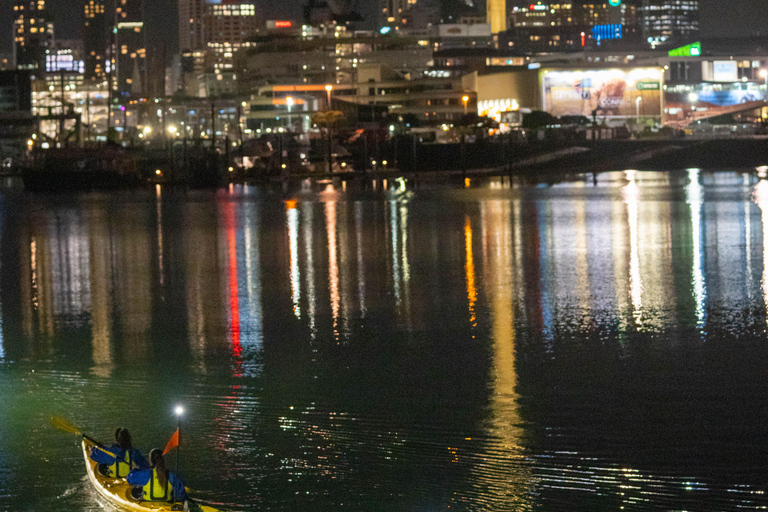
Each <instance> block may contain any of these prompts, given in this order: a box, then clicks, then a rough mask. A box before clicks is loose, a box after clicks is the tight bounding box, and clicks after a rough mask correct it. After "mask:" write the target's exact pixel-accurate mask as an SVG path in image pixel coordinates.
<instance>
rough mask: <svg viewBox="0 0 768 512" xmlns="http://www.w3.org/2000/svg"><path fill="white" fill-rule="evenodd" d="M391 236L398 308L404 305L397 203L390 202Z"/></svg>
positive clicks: (393, 282)
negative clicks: (398, 253)
mask: <svg viewBox="0 0 768 512" xmlns="http://www.w3.org/2000/svg"><path fill="white" fill-rule="evenodd" d="M389 234H390V237H391V239H392V240H391V241H392V286H393V291H394V292H395V303H396V304H397V307H401V306H402V305H403V297H402V292H401V290H400V259H399V258H398V256H397V247H398V242H397V239H398V234H399V230H398V229H397V202H395V201H390V202H389Z"/></svg>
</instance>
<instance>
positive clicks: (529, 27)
mask: <svg viewBox="0 0 768 512" xmlns="http://www.w3.org/2000/svg"><path fill="white" fill-rule="evenodd" d="M515 3H516V5H514V6H513V7H512V11H511V13H510V21H511V27H510V29H509V31H508V32H507V33H506V34H504V37H503V38H502V40H503V44H502V46H507V47H514V49H516V50H520V51H523V52H528V51H533V52H552V51H566V50H574V49H579V48H583V47H596V46H602V45H608V46H612V45H616V44H639V43H640V40H641V33H642V30H641V22H640V5H639V1H638V0H624V1H622V2H608V1H606V2H605V3H594V2H590V3H586V2H583V1H582V2H572V3H556V4H554V3H553V4H547V3H544V2H543V1H538V2H537V3H529V2H528V1H521V0H518V1H517V2H515Z"/></svg>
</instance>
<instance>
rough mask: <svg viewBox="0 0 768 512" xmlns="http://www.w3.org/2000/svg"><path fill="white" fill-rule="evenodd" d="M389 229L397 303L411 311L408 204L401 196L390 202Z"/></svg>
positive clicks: (404, 310)
mask: <svg viewBox="0 0 768 512" xmlns="http://www.w3.org/2000/svg"><path fill="white" fill-rule="evenodd" d="M389 229H390V236H391V243H392V280H393V289H394V293H395V303H396V304H397V307H398V308H402V311H403V312H405V313H406V316H408V313H410V309H411V305H410V293H409V287H408V285H409V282H410V279H411V270H410V264H409V262H408V206H407V200H406V199H405V198H401V199H400V201H398V200H394V199H393V200H390V202H389Z"/></svg>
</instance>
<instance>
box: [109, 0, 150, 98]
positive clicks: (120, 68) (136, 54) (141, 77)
mask: <svg viewBox="0 0 768 512" xmlns="http://www.w3.org/2000/svg"><path fill="white" fill-rule="evenodd" d="M115 18H116V23H115V26H116V29H117V30H116V32H115V71H116V75H117V76H116V78H117V80H116V83H115V85H114V87H115V89H116V91H115V92H116V93H117V95H118V97H119V98H120V101H126V100H130V99H136V98H140V97H142V95H143V94H144V93H145V89H146V73H147V71H146V70H147V53H146V33H145V30H144V21H143V6H142V0H116V6H115Z"/></svg>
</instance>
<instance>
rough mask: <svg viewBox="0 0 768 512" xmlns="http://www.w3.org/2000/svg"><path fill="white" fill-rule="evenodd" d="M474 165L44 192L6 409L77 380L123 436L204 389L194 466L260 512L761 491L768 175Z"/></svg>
mask: <svg viewBox="0 0 768 512" xmlns="http://www.w3.org/2000/svg"><path fill="white" fill-rule="evenodd" d="M462 182H463V179H461V180H458V179H457V182H456V184H455V187H454V188H450V187H448V186H446V185H444V184H439V185H433V186H429V185H428V184H427V185H422V186H418V187H417V186H414V185H413V184H409V183H407V182H405V181H402V180H401V181H397V182H395V183H394V186H393V187H392V188H387V186H386V184H385V185H384V187H383V188H382V187H379V189H377V190H371V187H368V188H366V189H363V190H356V189H355V185H353V184H349V185H348V186H341V187H339V186H336V185H334V184H333V183H322V184H312V183H310V184H309V185H306V186H305V187H303V188H302V189H301V190H299V191H295V193H293V192H294V191H292V190H290V191H289V192H288V193H285V192H284V191H282V190H271V189H269V188H263V189H262V188H260V187H256V188H246V187H238V186H232V187H230V188H229V189H228V190H224V191H219V192H217V193H209V192H189V193H182V192H175V191H168V190H165V189H163V190H162V191H161V190H160V189H158V190H156V191H155V193H154V194H153V193H152V192H150V193H147V194H145V195H131V196H127V197H126V196H111V195H109V196H88V197H85V198H68V199H67V200H62V201H61V202H60V203H57V202H50V203H48V202H43V201H39V200H35V199H34V198H32V199H29V204H23V205H22V206H23V207H22V208H19V211H22V212H24V215H18V216H14V217H13V218H10V217H9V216H7V215H5V216H2V219H3V222H4V226H3V239H2V240H3V242H2V243H3V246H4V251H3V252H2V254H3V261H2V262H0V263H2V265H0V273H2V275H1V276H0V277H2V279H1V280H0V298H2V302H1V304H2V307H0V357H2V358H3V359H4V363H3V366H2V370H0V384H2V385H3V386H4V387H3V389H2V390H0V391H8V394H10V395H12V396H13V397H14V400H15V402H14V403H18V404H24V405H23V406H21V405H20V406H19V409H20V411H21V412H19V413H17V414H13V415H10V414H9V415H4V418H9V417H10V416H14V417H15V418H22V417H23V418H25V420H24V421H26V422H27V423H26V424H25V425H28V424H31V423H33V422H34V421H39V420H40V418H41V417H43V416H44V414H46V413H47V412H45V411H46V407H49V406H48V405H43V402H45V403H49V402H50V400H51V397H55V399H56V400H57V401H59V400H60V401H61V403H62V407H67V408H69V409H70V410H71V411H72V412H73V414H76V415H77V416H78V417H79V418H80V419H82V420H84V421H87V422H93V423H94V424H95V425H97V426H98V427H99V428H101V429H102V430H104V431H106V430H107V427H108V426H109V427H110V428H111V426H112V425H111V424H112V423H114V422H116V421H123V420H124V419H125V418H129V419H130V418H133V417H141V418H145V417H147V416H149V415H151V414H154V415H157V416H158V417H160V420H162V419H163V416H162V415H161V414H159V415H158V410H161V408H162V407H164V406H165V405H164V403H159V402H169V401H170V400H171V398H173V399H176V398H178V397H179V396H182V397H184V398H185V400H186V401H188V402H189V403H190V404H191V408H193V409H195V410H196V418H195V419H194V420H192V419H191V420H190V422H191V425H190V432H191V434H190V438H191V439H192V440H191V441H190V442H191V443H197V445H196V446H195V447H194V450H192V449H190V451H189V452H188V453H189V454H190V455H189V457H190V459H191V461H194V462H195V463H197V464H196V465H193V464H192V463H190V469H188V471H189V472H190V473H191V476H192V478H193V480H194V479H197V481H198V482H209V483H210V489H211V490H210V492H211V494H212V495H213V496H214V498H219V499H221V500H225V501H227V502H229V503H235V504H246V508H247V506H251V507H252V508H255V507H256V505H258V506H259V508H265V509H266V508H269V509H274V510H287V509H295V508H296V505H297V501H296V500H299V499H301V501H300V503H299V505H300V508H306V509H307V510H321V509H331V508H333V509H335V508H338V507H340V506H341V503H344V506H350V507H351V508H353V509H360V510H363V509H375V507H373V506H368V505H367V504H370V503H387V506H388V507H391V508H396V509H399V510H422V509H441V510H442V509H446V508H448V507H449V506H451V507H459V508H462V507H463V508H465V509H471V510H523V509H533V508H540V509H542V510H553V509H564V510H565V509H595V510H597V509H601V508H602V509H606V510H617V509H619V508H620V507H622V506H624V507H627V508H631V507H634V508H637V509H641V508H648V509H651V508H656V509H661V508H664V507H667V506H668V505H669V503H682V502H685V503H686V504H687V505H686V506H687V507H688V508H696V507H697V506H698V505H699V504H701V503H707V502H710V503H712V502H717V503H725V505H724V506H723V507H722V508H723V509H735V508H736V507H737V505H738V506H750V505H752V504H754V502H756V501H758V500H759V497H760V495H759V494H758V493H759V492H761V490H762V487H761V486H762V485H763V484H762V483H760V481H761V480H760V479H761V478H762V477H763V476H765V475H764V474H763V473H764V469H761V468H763V467H764V463H763V461H762V457H761V453H760V451H759V450H755V449H754V447H755V446H760V443H762V432H763V428H762V427H763V425H764V423H765V421H766V420H768V418H766V415H767V414H768V413H766V412H765V409H764V408H763V407H762V406H761V405H760V404H761V403H762V401H763V398H764V397H763V396H762V389H763V387H764V386H763V384H764V368H765V364H766V362H767V361H768V353H767V352H766V349H765V346H766V343H765V341H766V335H765V330H766V327H767V326H768V317H767V316H766V304H768V270H766V269H768V242H767V241H768V185H766V183H768V182H767V181H766V180H759V181H757V182H755V181H754V180H753V177H752V176H751V175H743V174H736V173H720V174H717V175H713V174H709V173H704V172H701V171H698V170H695V169H692V170H689V171H687V172H684V173H640V172H635V171H626V172H621V173H607V174H605V175H601V176H600V180H599V181H597V182H596V184H594V185H590V184H585V180H578V181H574V182H567V183H560V184H557V185H556V186H539V185H538V184H537V185H536V186H529V185H526V184H524V183H523V182H522V181H520V180H517V181H506V182H505V181H504V180H502V181H501V182H499V181H488V182H484V180H483V179H482V178H476V179H475V178H473V179H472V181H471V182H470V183H469V185H471V186H470V187H468V188H464V187H462ZM161 192H162V193H161ZM292 193H293V194H292ZM286 198H288V199H286ZM753 202H754V203H755V204H756V206H754V205H753V204H752V203H753ZM758 211H759V213H760V216H758ZM760 262H762V267H761V264H760ZM753 273H754V275H753ZM702 340H705V341H706V343H701V341H702ZM5 360H7V361H10V363H7V362H6V361H5ZM14 365H21V369H20V370H18V372H19V374H23V378H18V379H16V378H13V379H11V378H5V377H6V374H4V373H2V372H5V371H7V370H6V369H5V368H6V367H14ZM25 365H26V366H25ZM47 365H49V366H51V367H53V370H51V371H49V372H48V373H47V374H45V375H42V374H41V373H42V372H41V373H36V374H34V375H33V373H35V372H32V370H33V369H34V370H39V369H40V368H41V367H44V366H47ZM73 375H74V377H73ZM126 375H128V378H127V377H126ZM14 376H16V375H14ZM41 389H42V390H44V392H40V391H39V390H41ZM21 397H23V398H24V399H23V400H22V399H21ZM30 397H31V399H30ZM115 403H117V404H118V405H115ZM25 407H27V408H28V409H29V410H24V408H25ZM3 421H4V422H9V421H11V420H9V419H4V420H3ZM14 421H19V420H14ZM137 421H138V420H137ZM734 425H738V428H736V427H734ZM6 426H7V425H6V424H5V423H3V424H0V427H6ZM143 428H147V429H148V430H152V429H153V428H156V429H157V430H160V427H159V426H158V427H154V426H151V425H150V426H147V427H143ZM0 431H3V432H4V430H3V429H2V428H0ZM19 431H22V428H21V427H20V428H19ZM4 435H5V433H4ZM16 435H17V436H20V434H18V433H17V434H16ZM36 435H39V436H42V434H36ZM163 435H165V432H164V431H163ZM36 442H37V446H42V445H44V444H46V443H51V441H46V443H43V442H41V441H40V440H39V439H38V440H37V441H36ZM64 442H65V441H62V446H64ZM0 444H2V445H3V446H0V448H2V450H3V453H4V454H5V452H6V451H8V450H9V449H11V450H16V448H14V447H13V443H10V442H8V441H5V440H4V439H2V438H0ZM670 447H674V453H675V455H676V456H675V457H674V458H671V457H670V456H669V453H670V450H671V448H670ZM70 448H71V446H66V447H65V448H62V449H70ZM11 464H12V463H10V462H8V461H7V460H6V458H5V457H3V461H0V473H3V471H6V470H7V467H10V465H11ZM209 467H215V468H217V471H216V474H208V473H206V471H205V470H206V468H209ZM12 468H13V469H14V470H16V471H21V472H23V471H24V469H23V468H21V469H19V467H18V466H17V465H13V466H12ZM198 468H199V469H198ZM72 479H73V480H77V479H75V477H72ZM24 485H25V483H24V482H22V481H21V480H19V483H16V482H15V483H14V487H13V488H14V489H25V487H24ZM197 486H198V487H199V486H200V485H199V484H198V485H197ZM26 490H27V491H29V489H26ZM13 492H14V493H17V494H14V496H15V499H22V498H18V495H21V494H23V493H21V492H18V491H13ZM216 493H220V494H216ZM296 493H303V494H302V495H301V496H303V497H302V498H297V496H299V495H298V494H296ZM339 493H340V494H339ZM28 494H29V495H32V493H28ZM254 496H257V497H258V501H257V500H256V498H254ZM681 500H682V501H681ZM686 500H687V501H686ZM713 500H714V501H713ZM0 508H8V509H14V507H10V506H9V507H6V506H5V503H4V502H3V497H2V496H0ZM26 508H27V509H29V507H26ZM38 508H39V507H38ZM49 508H50V507H49ZM82 508H83V507H80V509H82ZM699 508H700V507H699ZM16 509H25V508H24V507H21V508H20V507H16ZM64 510H67V507H66V506H65V507H64ZM69 510H78V508H77V507H76V506H70V507H69Z"/></svg>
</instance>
